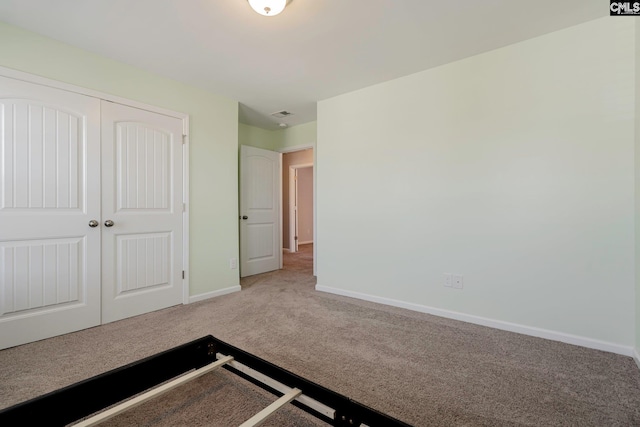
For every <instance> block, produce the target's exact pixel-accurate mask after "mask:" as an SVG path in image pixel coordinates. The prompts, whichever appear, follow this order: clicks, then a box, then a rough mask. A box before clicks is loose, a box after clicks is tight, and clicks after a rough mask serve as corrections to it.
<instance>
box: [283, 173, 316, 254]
mask: <svg viewBox="0 0 640 427" xmlns="http://www.w3.org/2000/svg"><path fill="white" fill-rule="evenodd" d="M312 167H313V163H304V164H302V163H301V164H299V165H291V166H289V252H298V242H297V239H296V236H297V235H298V210H297V209H296V207H297V203H294V201H296V202H297V201H298V186H297V185H296V177H297V176H298V169H306V168H312ZM292 196H293V197H292ZM314 206H315V203H314ZM314 213H315V210H314ZM292 218H295V221H292ZM314 237H315V236H314Z"/></svg>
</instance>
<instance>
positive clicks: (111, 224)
mask: <svg viewBox="0 0 640 427" xmlns="http://www.w3.org/2000/svg"><path fill="white" fill-rule="evenodd" d="M104 226H105V227H113V221H111V220H110V219H108V220H106V221H105V222H104Z"/></svg>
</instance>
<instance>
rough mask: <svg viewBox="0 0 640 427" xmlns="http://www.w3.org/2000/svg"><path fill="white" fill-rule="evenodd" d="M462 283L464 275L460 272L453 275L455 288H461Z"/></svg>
mask: <svg viewBox="0 0 640 427" xmlns="http://www.w3.org/2000/svg"><path fill="white" fill-rule="evenodd" d="M463 285H464V276H463V275H462V274H454V275H453V287H454V288H455V289H462V288H463Z"/></svg>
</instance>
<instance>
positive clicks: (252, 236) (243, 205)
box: [240, 145, 282, 277]
mask: <svg viewBox="0 0 640 427" xmlns="http://www.w3.org/2000/svg"><path fill="white" fill-rule="evenodd" d="M280 157H281V154H280V153H276V152H274V151H269V150H263V149H260V148H254V147H249V146H246V145H243V146H241V147H240V276H241V277H246V276H251V275H254V274H259V273H265V272H267V271H273V270H277V269H279V268H280V259H281V257H282V253H281V247H282V245H281V242H280V239H281V237H282V236H281V234H280V191H281V187H282V186H281V179H282V177H281V174H280Z"/></svg>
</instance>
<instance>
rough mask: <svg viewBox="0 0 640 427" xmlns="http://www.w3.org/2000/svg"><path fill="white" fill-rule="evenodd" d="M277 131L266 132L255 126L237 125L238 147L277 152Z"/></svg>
mask: <svg viewBox="0 0 640 427" xmlns="http://www.w3.org/2000/svg"><path fill="white" fill-rule="evenodd" d="M279 139H280V138H279V134H278V131H272V130H266V129H262V128H259V127H256V126H251V125H246V124H244V123H239V124H238V145H239V146H240V145H250V146H252V147H256V148H264V149H265V150H277V149H278V145H279Z"/></svg>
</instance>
